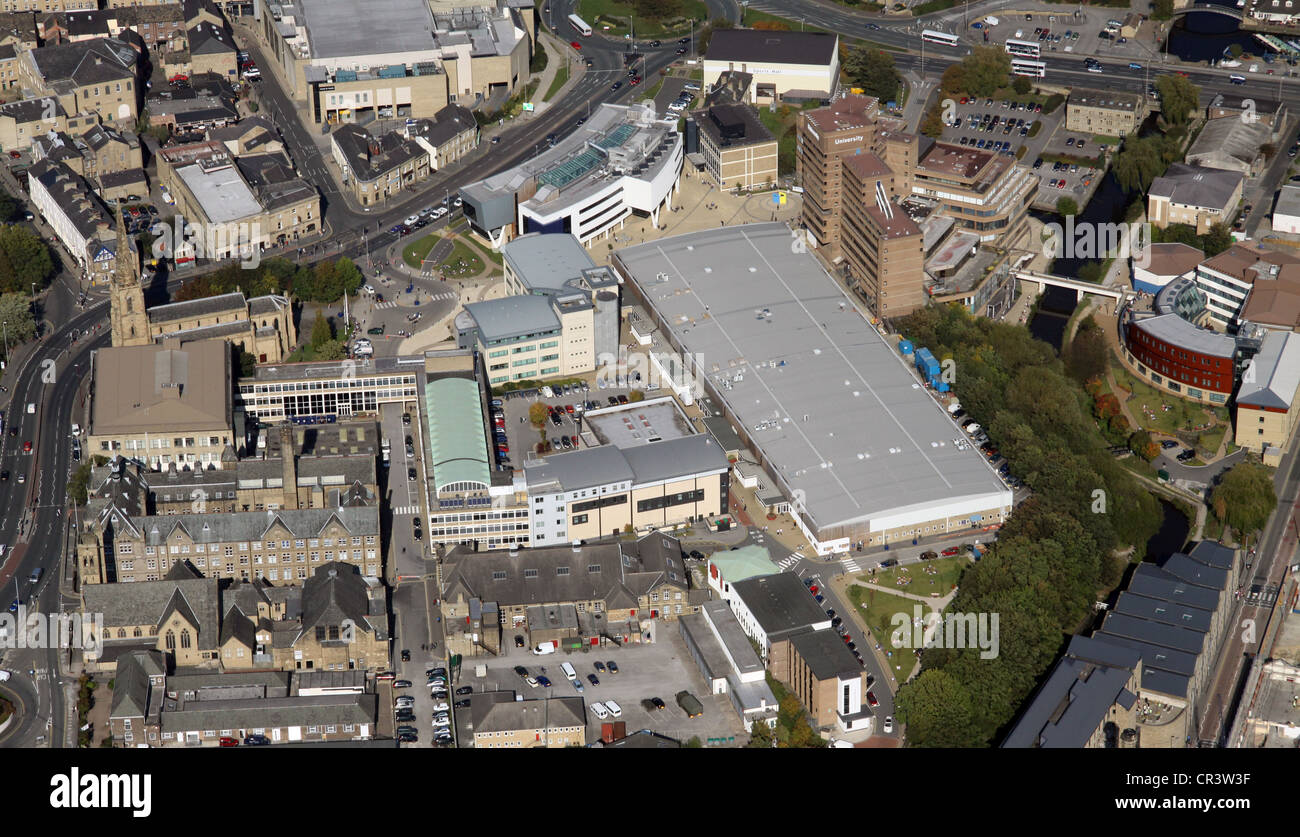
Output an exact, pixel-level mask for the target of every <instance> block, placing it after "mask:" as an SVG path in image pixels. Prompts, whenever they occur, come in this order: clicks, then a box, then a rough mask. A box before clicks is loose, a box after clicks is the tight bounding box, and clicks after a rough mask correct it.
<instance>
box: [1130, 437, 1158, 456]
mask: <svg viewBox="0 0 1300 837" xmlns="http://www.w3.org/2000/svg"><path fill="white" fill-rule="evenodd" d="M1128 449H1129V450H1131V451H1133V453H1135V454H1137V455H1138V456H1140V457H1142V458H1143V459H1144V460H1146V461H1147V462H1151V461H1153V460H1154V459H1155V458H1156V457H1157V456H1159V455H1160V446H1159V445H1157V444H1156V443H1155V440H1154V439H1152V438H1151V434H1150V433H1148V432H1147V431H1145V430H1136V431H1134V432H1133V435H1132V436H1129V437H1128Z"/></svg>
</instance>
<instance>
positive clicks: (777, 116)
mask: <svg viewBox="0 0 1300 837" xmlns="http://www.w3.org/2000/svg"><path fill="white" fill-rule="evenodd" d="M798 118H799V112H798V111H796V110H794V109H793V108H791V107H789V106H788V105H785V106H782V107H780V108H777V110H776V112H775V113H774V112H772V111H771V110H770V109H768V108H759V110H758V119H759V121H760V122H762V123H763V127H765V128H767V129H768V130H769V131H771V132H772V136H774V137H776V162H777V174H793V173H794V164H795V146H796V145H797V144H798V132H797V130H796V129H795V124H796V120H797V119H798Z"/></svg>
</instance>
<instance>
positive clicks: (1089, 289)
mask: <svg viewBox="0 0 1300 837" xmlns="http://www.w3.org/2000/svg"><path fill="white" fill-rule="evenodd" d="M1011 273H1012V274H1013V275H1014V276H1015V277H1016V278H1017V279H1019V280H1021V281H1023V282H1036V283H1038V292H1039V293H1040V294H1041V293H1042V292H1043V291H1045V290H1047V286H1048V285H1051V286H1052V287H1054V288H1070V289H1071V290H1073V291H1074V292H1075V301H1076V302H1082V301H1083V295H1084V294H1095V295H1097V296H1104V297H1107V298H1109V299H1113V300H1115V303H1116V304H1117V305H1118V304H1119V301H1120V300H1121V299H1123V298H1124V297H1125V296H1127V295H1128V291H1127V290H1125V289H1123V288H1111V287H1107V286H1106V285H1094V284H1093V283H1091V282H1084V281H1081V280H1079V279H1071V278H1070V277H1068V276H1055V275H1053V274H1051V273H1036V272H1035V271H1032V270H1013V271H1011Z"/></svg>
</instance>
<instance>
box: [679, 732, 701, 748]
mask: <svg viewBox="0 0 1300 837" xmlns="http://www.w3.org/2000/svg"><path fill="white" fill-rule="evenodd" d="M682 747H683V748H685V749H688V750H702V749H704V742H703V741H701V740H700V737H699V736H698V735H693V736H691V738H690V740H689V741H687V742H686V743H685V744H683V745H682Z"/></svg>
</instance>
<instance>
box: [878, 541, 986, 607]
mask: <svg viewBox="0 0 1300 837" xmlns="http://www.w3.org/2000/svg"><path fill="white" fill-rule="evenodd" d="M936 551H937V550H936ZM969 564H970V558H968V557H966V556H963V555H958V556H955V557H953V558H938V559H936V560H934V561H925V562H923V563H921V564H918V565H913V566H907V567H891V568H890V569H888V570H885V571H883V572H877V573H876V576H875V579H874V583H875V584H879V585H880V586H882V587H890V588H897V589H898V590H900V591H902V592H904V593H911V594H912V595H914V596H928V595H930V594H931V593H938V594H939V595H940V596H943V595H946V594H947V593H949V592H950V591H951V590H952V588H953V585H955V584H956V583H957V580H958V579H959V578H961V574H962V571H963V570H965V569H966V567H967V566H969ZM927 570H929V572H927ZM859 578H860V579H861V580H871V577H870V576H869V575H868V576H860V577H859ZM900 581H901V582H903V583H901V584H900V583H899V582H900Z"/></svg>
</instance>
